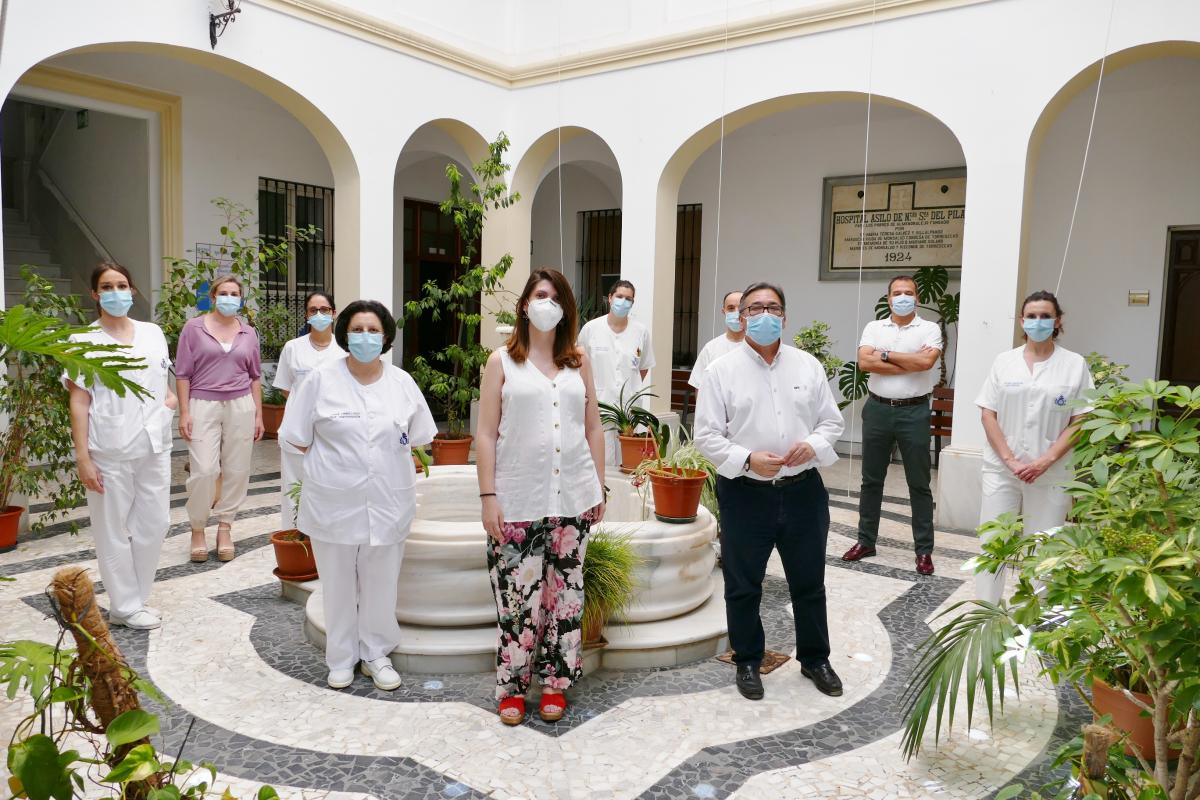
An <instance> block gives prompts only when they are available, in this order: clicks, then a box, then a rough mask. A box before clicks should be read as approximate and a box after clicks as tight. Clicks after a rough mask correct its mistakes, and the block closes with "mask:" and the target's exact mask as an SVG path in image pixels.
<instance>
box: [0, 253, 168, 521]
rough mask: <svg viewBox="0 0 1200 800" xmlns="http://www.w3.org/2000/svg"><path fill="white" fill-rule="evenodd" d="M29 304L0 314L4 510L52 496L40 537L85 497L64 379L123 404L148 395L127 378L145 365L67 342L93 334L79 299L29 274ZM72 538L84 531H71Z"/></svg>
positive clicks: (113, 349) (114, 348)
mask: <svg viewBox="0 0 1200 800" xmlns="http://www.w3.org/2000/svg"><path fill="white" fill-rule="evenodd" d="M21 278H22V280H23V281H25V283H26V287H27V288H26V290H25V295H24V297H23V300H24V302H23V303H22V304H21V305H17V306H14V307H12V308H10V309H6V310H3V311H0V362H2V363H3V364H4V367H5V371H6V374H5V375H4V377H3V379H2V380H0V413H2V414H3V415H4V417H5V419H6V422H7V424H6V427H5V429H4V430H3V431H0V508H4V507H6V506H8V505H9V503H10V500H11V499H12V495H13V494H14V493H16V494H22V495H25V496H26V497H35V496H39V495H42V494H44V493H47V492H48V493H49V502H50V510H49V511H47V512H46V513H44V514H41V515H39V516H38V517H37V518H35V519H33V521H32V528H33V529H34V530H40V529H42V528H44V527H45V526H46V525H48V524H49V523H51V522H53V521H54V520H56V519H58V518H59V517H61V516H62V515H64V514H65V513H67V511H68V510H70V509H72V508H75V507H77V506H79V505H82V504H83V500H84V489H83V485H82V484H81V483H79V480H78V477H77V476H76V472H75V446H74V443H73V441H72V439H71V413H70V407H69V403H68V399H67V398H68V395H67V392H66V391H65V390H64V389H63V387H62V383H61V378H62V375H63V374H64V373H66V374H67V376H68V377H70V378H71V379H72V380H74V381H75V382H77V383H80V384H102V385H104V386H107V387H109V388H111V389H113V390H114V391H116V392H117V393H118V394H120V395H122V396H124V394H125V392H127V391H131V392H133V393H134V394H135V395H136V396H138V397H144V396H146V392H145V390H144V389H142V388H141V387H140V386H138V385H137V384H135V383H133V382H131V381H129V380H128V379H127V378H125V377H124V372H125V371H127V370H131V369H142V368H143V367H144V363H143V362H142V359H140V358H129V357H127V356H124V355H121V353H122V352H124V351H125V349H126V348H124V347H121V346H118V345H101V344H89V343H84V342H72V341H70V340H69V337H70V336H71V335H72V334H75V333H82V332H84V331H86V330H88V327H87V326H86V325H83V324H82V323H83V320H84V319H85V314H84V311H83V308H82V307H81V306H80V305H79V301H78V299H77V298H76V297H75V296H74V295H59V294H55V292H54V285H53V284H52V283H50V282H49V281H47V280H45V279H43V278H40V277H38V275H37V274H36V273H34V272H33V271H32V269H31V268H29V267H23V268H22V270H21ZM70 528H71V531H72V532H75V531H76V530H78V523H76V522H72V523H71V524H70Z"/></svg>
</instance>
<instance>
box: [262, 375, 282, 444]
mask: <svg viewBox="0 0 1200 800" xmlns="http://www.w3.org/2000/svg"><path fill="white" fill-rule="evenodd" d="M286 402H287V398H286V397H284V395H283V390H281V389H276V388H275V387H274V386H271V385H270V384H265V385H264V386H263V389H262V415H263V438H264V439H274V438H276V437H277V436H278V434H279V426H280V425H282V424H283V406H284V404H285V403H286Z"/></svg>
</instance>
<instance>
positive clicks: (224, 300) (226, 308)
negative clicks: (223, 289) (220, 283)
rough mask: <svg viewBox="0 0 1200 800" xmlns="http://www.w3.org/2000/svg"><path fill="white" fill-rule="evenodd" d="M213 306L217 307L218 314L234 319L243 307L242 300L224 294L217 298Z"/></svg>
mask: <svg viewBox="0 0 1200 800" xmlns="http://www.w3.org/2000/svg"><path fill="white" fill-rule="evenodd" d="M213 305H214V306H216V309H217V312H218V313H220V314H222V315H223V316H226V317H232V316H233V315H234V314H236V313H237V312H238V309H240V308H241V307H242V298H240V297H234V296H233V295H229V294H222V295H218V296H217V299H216V300H214V301H213Z"/></svg>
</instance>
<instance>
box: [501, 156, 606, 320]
mask: <svg viewBox="0 0 1200 800" xmlns="http://www.w3.org/2000/svg"><path fill="white" fill-rule="evenodd" d="M521 202H523V203H527V202H532V209H531V214H532V219H531V228H532V245H531V248H530V252H531V256H530V266H531V267H532V268H533V269H538V268H540V267H555V268H557V267H558V264H559V260H560V258H559V252H560V249H559V219H558V212H559V193H558V168H557V167H555V168H554V170H553V171H551V172H550V174H549V175H547V176H546V177H545V179H544V180H543V181H542V184H541V186H539V187H538V191H537V194H536V195H535V196H534V197H533V198H532V201H531V200H530V198H522V200H521ZM620 207H621V198H620V196H619V195H616V196H614V194H613V192H612V190H611V188H610V187H609V186H608V185H607V184H606V183H605V182H604V181H602V180H600V179H599V178H598V177H596V176H595V175H594V174H593V173H592V171H591V170H589V169H587V168H585V167H582V166H579V165H578V164H563V166H562V248H561V252H562V259H561V260H562V261H563V266H562V272H563V274H564V275H566V276H567V278H568V279H569V280H570V281H571V285H572V286H574V287H575V289H576V299H577V300H582V298H581V297H579V296H578V295H579V286H580V283H579V277H580V276H579V264H578V258H579V247H580V239H581V237H582V235H583V231H582V229H581V227H580V220H579V212H581V211H597V210H601V209H609V208H620ZM616 247H617V250H618V252H619V250H620V243H619V242H617V243H616Z"/></svg>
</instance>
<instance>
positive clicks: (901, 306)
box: [892, 294, 917, 317]
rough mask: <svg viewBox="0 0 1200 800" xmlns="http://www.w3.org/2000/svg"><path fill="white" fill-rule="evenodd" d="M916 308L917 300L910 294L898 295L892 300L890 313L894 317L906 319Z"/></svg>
mask: <svg viewBox="0 0 1200 800" xmlns="http://www.w3.org/2000/svg"><path fill="white" fill-rule="evenodd" d="M916 307H917V298H915V297H913V296H912V295H911V294H900V295H896V296H895V297H893V298H892V311H894V312H895V313H896V316H899V317H907V316H908V315H909V314H911V313H913V311H914V310H915V309H916Z"/></svg>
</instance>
